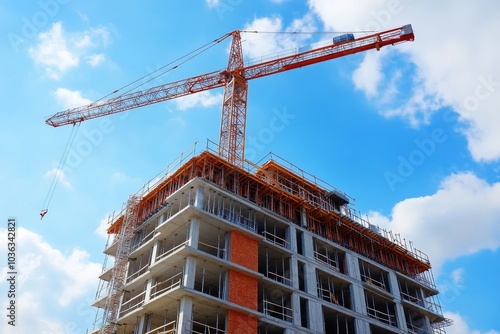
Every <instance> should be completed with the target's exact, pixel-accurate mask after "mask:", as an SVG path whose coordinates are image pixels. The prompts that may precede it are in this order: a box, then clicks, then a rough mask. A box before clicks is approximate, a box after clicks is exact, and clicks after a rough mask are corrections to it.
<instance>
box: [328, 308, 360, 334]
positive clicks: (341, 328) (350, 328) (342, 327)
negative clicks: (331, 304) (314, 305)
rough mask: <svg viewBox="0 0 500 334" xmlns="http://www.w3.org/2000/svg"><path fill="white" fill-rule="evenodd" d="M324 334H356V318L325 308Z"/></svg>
mask: <svg viewBox="0 0 500 334" xmlns="http://www.w3.org/2000/svg"><path fill="white" fill-rule="evenodd" d="M322 311H323V319H324V333H336V334H355V333H356V332H355V329H354V328H355V327H354V318H353V317H351V316H348V315H346V314H343V313H340V312H337V311H335V310H333V309H331V308H328V307H325V306H323V308H322Z"/></svg>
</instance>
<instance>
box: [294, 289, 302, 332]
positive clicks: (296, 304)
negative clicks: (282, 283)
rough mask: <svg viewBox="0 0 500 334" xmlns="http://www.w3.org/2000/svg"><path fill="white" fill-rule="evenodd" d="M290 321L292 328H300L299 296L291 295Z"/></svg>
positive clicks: (296, 294)
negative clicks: (291, 320)
mask: <svg viewBox="0 0 500 334" xmlns="http://www.w3.org/2000/svg"><path fill="white" fill-rule="evenodd" d="M292 317H293V318H292V319H293V324H294V326H297V327H300V295H299V294H298V293H296V292H294V293H292Z"/></svg>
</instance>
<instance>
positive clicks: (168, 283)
mask: <svg viewBox="0 0 500 334" xmlns="http://www.w3.org/2000/svg"><path fill="white" fill-rule="evenodd" d="M182 279H183V272H182V268H179V267H177V266H173V267H172V268H170V269H169V270H166V271H165V272H163V273H162V274H161V275H159V276H157V277H154V278H153V284H152V285H151V292H150V299H154V298H157V297H160V296H162V295H164V294H166V293H168V292H169V291H172V290H173V289H175V288H178V287H180V286H181V285H182Z"/></svg>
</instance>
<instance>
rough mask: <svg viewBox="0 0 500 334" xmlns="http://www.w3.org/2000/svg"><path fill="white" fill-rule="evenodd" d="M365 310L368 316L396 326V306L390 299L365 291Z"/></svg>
mask: <svg viewBox="0 0 500 334" xmlns="http://www.w3.org/2000/svg"><path fill="white" fill-rule="evenodd" d="M365 302H366V312H367V314H368V316H369V317H370V318H372V319H375V320H377V321H380V322H383V323H385V324H387V325H389V326H393V327H397V326H398V323H397V320H396V306H395V304H394V302H393V301H392V299H390V300H389V299H386V298H384V297H382V296H381V295H379V294H375V293H373V292H370V291H365Z"/></svg>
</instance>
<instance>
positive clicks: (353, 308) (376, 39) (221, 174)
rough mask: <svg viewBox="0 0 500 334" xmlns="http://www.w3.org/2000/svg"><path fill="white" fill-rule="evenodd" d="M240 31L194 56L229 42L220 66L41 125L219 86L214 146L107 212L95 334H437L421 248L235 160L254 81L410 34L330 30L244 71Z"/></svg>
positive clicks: (310, 185)
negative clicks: (219, 106) (332, 33)
mask: <svg viewBox="0 0 500 334" xmlns="http://www.w3.org/2000/svg"><path fill="white" fill-rule="evenodd" d="M240 33H241V31H238V30H235V31H233V32H231V33H228V34H225V35H224V36H222V37H221V38H218V39H216V40H214V41H212V42H211V43H209V44H207V45H206V47H202V48H200V49H197V51H196V52H195V53H196V55H198V54H201V53H202V51H206V50H207V49H208V48H210V47H212V46H214V45H217V44H219V43H220V42H222V41H223V40H225V39H226V38H230V37H232V41H231V47H230V49H229V61H228V64H227V67H226V68H225V69H223V70H217V71H213V72H209V73H205V74H202V75H198V76H194V77H190V78H187V79H184V80H179V81H175V82H171V83H168V84H163V85H160V86H156V87H151V88H148V89H146V90H143V91H128V92H126V93H123V94H121V95H119V96H117V97H113V98H109V96H110V95H113V94H114V93H118V92H119V90H115V91H114V92H113V93H111V94H109V95H107V96H106V99H101V100H99V101H96V102H94V103H91V104H89V105H86V106H82V107H78V108H73V109H69V110H66V111H63V112H59V113H57V114H55V115H54V116H52V117H50V118H49V119H47V120H46V123H47V124H49V125H51V126H54V127H58V126H63V125H70V124H73V125H74V124H79V123H81V122H83V121H86V120H89V119H93V118H97V117H103V116H107V115H111V114H116V113H119V112H124V111H127V110H130V109H135V108H140V107H144V106H147V105H150V104H154V103H159V102H163V101H167V100H171V99H175V98H178V97H182V96H188V95H190V94H194V93H198V92H202V91H207V90H210V89H215V88H222V87H224V96H223V99H222V115H221V127H220V137H219V144H218V147H216V149H215V150H211V149H210V145H207V149H206V150H205V151H203V152H202V153H200V154H198V155H197V154H195V151H194V150H193V151H191V152H190V153H185V154H182V155H181V156H180V157H179V159H178V160H177V161H176V162H175V163H173V164H172V165H170V166H169V168H168V169H167V171H165V172H164V173H162V175H161V176H160V177H158V178H155V179H154V181H152V182H150V183H149V184H148V185H147V186H146V187H145V188H144V189H142V190H140V191H139V192H138V193H136V194H135V195H132V196H130V198H129V199H128V201H127V202H126V204H125V206H124V208H123V210H121V211H120V212H119V213H117V214H116V215H113V216H112V217H110V222H109V223H110V226H109V229H108V232H109V234H110V240H109V242H108V244H107V246H106V248H105V251H104V253H105V254H106V260H105V263H104V266H103V271H102V274H101V275H100V284H99V288H98V291H97V295H96V301H95V303H94V306H96V307H97V308H98V310H99V311H98V312H97V317H96V325H95V329H94V333H96V334H97V333H101V334H114V333H117V334H118V333H119V334H132V333H134V334H153V333H154V334H159V333H163V334H167V333H168V334H174V333H175V334H186V333H202V334H208V333H210V334H222V333H228V334H250V333H252V334H254V333H261V334H290V333H315V334H317V333H346V334H347V333H357V334H370V333H372V334H380V333H419V334H420V333H441V332H443V327H445V326H446V325H448V324H449V320H447V319H445V318H444V317H443V315H442V311H441V308H440V305H439V302H438V300H437V294H438V291H437V289H436V286H435V284H434V280H433V278H432V275H431V271H430V268H431V266H430V263H429V260H428V258H427V257H426V256H425V255H424V254H423V253H421V252H420V251H417V250H416V249H414V248H413V247H412V245H411V244H410V245H409V247H407V245H406V242H405V241H404V239H401V237H400V236H399V235H394V234H392V233H390V232H387V231H385V230H382V229H379V228H378V227H376V226H373V225H371V224H370V223H369V222H368V221H366V220H364V219H362V218H361V215H360V214H358V213H356V211H355V210H354V208H353V201H352V199H351V198H350V197H349V196H348V195H347V194H345V193H343V192H341V191H339V190H337V189H335V188H334V187H332V186H330V185H328V184H326V183H325V182H322V181H320V180H319V179H318V178H316V177H314V176H312V175H310V174H308V173H306V172H304V171H303V170H301V169H299V168H297V167H295V166H294V165H292V164H290V163H289V162H286V161H285V160H283V159H280V158H277V157H276V156H269V157H268V159H264V160H263V161H261V162H259V163H253V162H250V161H248V160H246V159H245V158H244V143H245V128H246V111H247V97H248V81H249V80H253V79H257V78H262V77H266V76H269V75H274V74H278V73H282V72H285V71H289V70H293V69H297V68H302V67H304V66H309V65H312V64H317V63H320V62H324V61H327V60H331V59H336V58H340V57H344V56H348V55H353V54H356V53H359V52H367V51H370V50H377V51H378V50H380V48H382V47H386V46H389V45H397V44H400V43H403V42H410V41H413V40H414V33H413V28H412V26H411V25H409V24H407V25H404V26H401V27H397V28H394V29H389V30H385V31H381V32H377V33H373V34H368V35H365V34H364V33H363V34H362V35H359V34H356V36H355V35H354V34H350V33H349V34H343V35H340V36H334V37H333V39H331V40H326V41H324V42H321V43H314V44H311V45H310V46H308V47H304V48H293V49H291V50H287V51H286V52H284V53H278V54H276V55H272V56H270V57H263V58H261V59H259V60H257V61H255V62H253V63H251V64H249V65H245V62H244V57H243V52H242V40H241V34H240ZM246 33H256V32H255V31H253V32H248V31H247V32H246ZM189 58H192V57H191V56H190V57H189ZM180 59H182V58H180ZM182 63H184V62H182ZM182 63H181V64H182ZM176 68H178V65H175V66H173V67H172V68H171V69H170V70H173V69H176ZM160 69H163V67H162V68H160ZM134 83H135V81H134ZM128 86H129V85H127V86H125V87H128ZM109 258H112V259H113V260H112V261H111V259H109ZM108 259H109V262H108ZM108 263H109V264H108Z"/></svg>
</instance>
